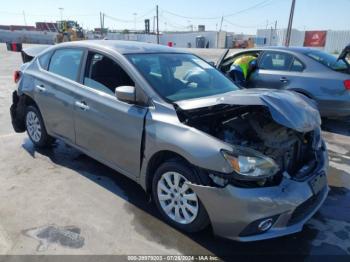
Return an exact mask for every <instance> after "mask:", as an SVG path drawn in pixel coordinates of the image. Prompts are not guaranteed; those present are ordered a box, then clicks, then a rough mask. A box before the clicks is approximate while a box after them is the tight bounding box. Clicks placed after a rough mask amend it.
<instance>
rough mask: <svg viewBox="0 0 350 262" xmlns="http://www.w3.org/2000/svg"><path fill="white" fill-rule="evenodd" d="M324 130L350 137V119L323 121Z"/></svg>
mask: <svg viewBox="0 0 350 262" xmlns="http://www.w3.org/2000/svg"><path fill="white" fill-rule="evenodd" d="M322 130H323V131H327V132H332V133H336V134H339V135H344V136H350V118H347V119H322Z"/></svg>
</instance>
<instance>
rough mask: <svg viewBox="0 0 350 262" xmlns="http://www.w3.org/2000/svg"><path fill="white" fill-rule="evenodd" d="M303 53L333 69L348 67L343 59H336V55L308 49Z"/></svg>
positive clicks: (339, 69) (341, 69) (342, 69)
mask: <svg viewBox="0 0 350 262" xmlns="http://www.w3.org/2000/svg"><path fill="white" fill-rule="evenodd" d="M305 55H307V56H308V57H310V58H312V59H313V60H315V61H317V62H319V63H321V64H323V65H325V66H327V67H328V68H330V69H332V70H334V71H345V70H347V69H348V65H347V64H346V63H345V61H344V60H338V58H337V57H336V56H333V55H331V54H328V53H325V52H322V51H319V50H312V51H309V52H307V53H305Z"/></svg>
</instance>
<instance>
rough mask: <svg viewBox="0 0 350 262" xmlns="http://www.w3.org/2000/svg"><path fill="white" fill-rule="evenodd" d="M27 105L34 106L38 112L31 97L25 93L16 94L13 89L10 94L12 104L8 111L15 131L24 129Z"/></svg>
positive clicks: (20, 131)
mask: <svg viewBox="0 0 350 262" xmlns="http://www.w3.org/2000/svg"><path fill="white" fill-rule="evenodd" d="M27 106H35V107H36V108H37V109H38V110H39V112H40V109H39V107H38V105H37V103H36V102H35V101H34V99H33V98H32V97H30V96H29V95H27V94H25V93H22V94H18V92H17V91H14V92H13V94H12V106H11V108H10V112H11V118H12V125H13V127H14V129H15V131H16V132H17V133H23V132H24V131H25V114H26V108H27Z"/></svg>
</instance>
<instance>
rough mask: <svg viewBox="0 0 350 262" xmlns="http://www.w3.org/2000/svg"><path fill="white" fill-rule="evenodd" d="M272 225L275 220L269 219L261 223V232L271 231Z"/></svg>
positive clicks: (259, 226)
mask: <svg viewBox="0 0 350 262" xmlns="http://www.w3.org/2000/svg"><path fill="white" fill-rule="evenodd" d="M272 225H273V219H272V218H268V219H265V220H263V221H261V222H260V223H259V225H258V229H259V231H260V232H265V231H267V230H269V229H270V228H271V227H272Z"/></svg>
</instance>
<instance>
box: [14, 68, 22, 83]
mask: <svg viewBox="0 0 350 262" xmlns="http://www.w3.org/2000/svg"><path fill="white" fill-rule="evenodd" d="M20 79H21V71H15V72H14V73H13V81H15V83H16V84H17V83H18V81H19V80H20Z"/></svg>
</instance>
